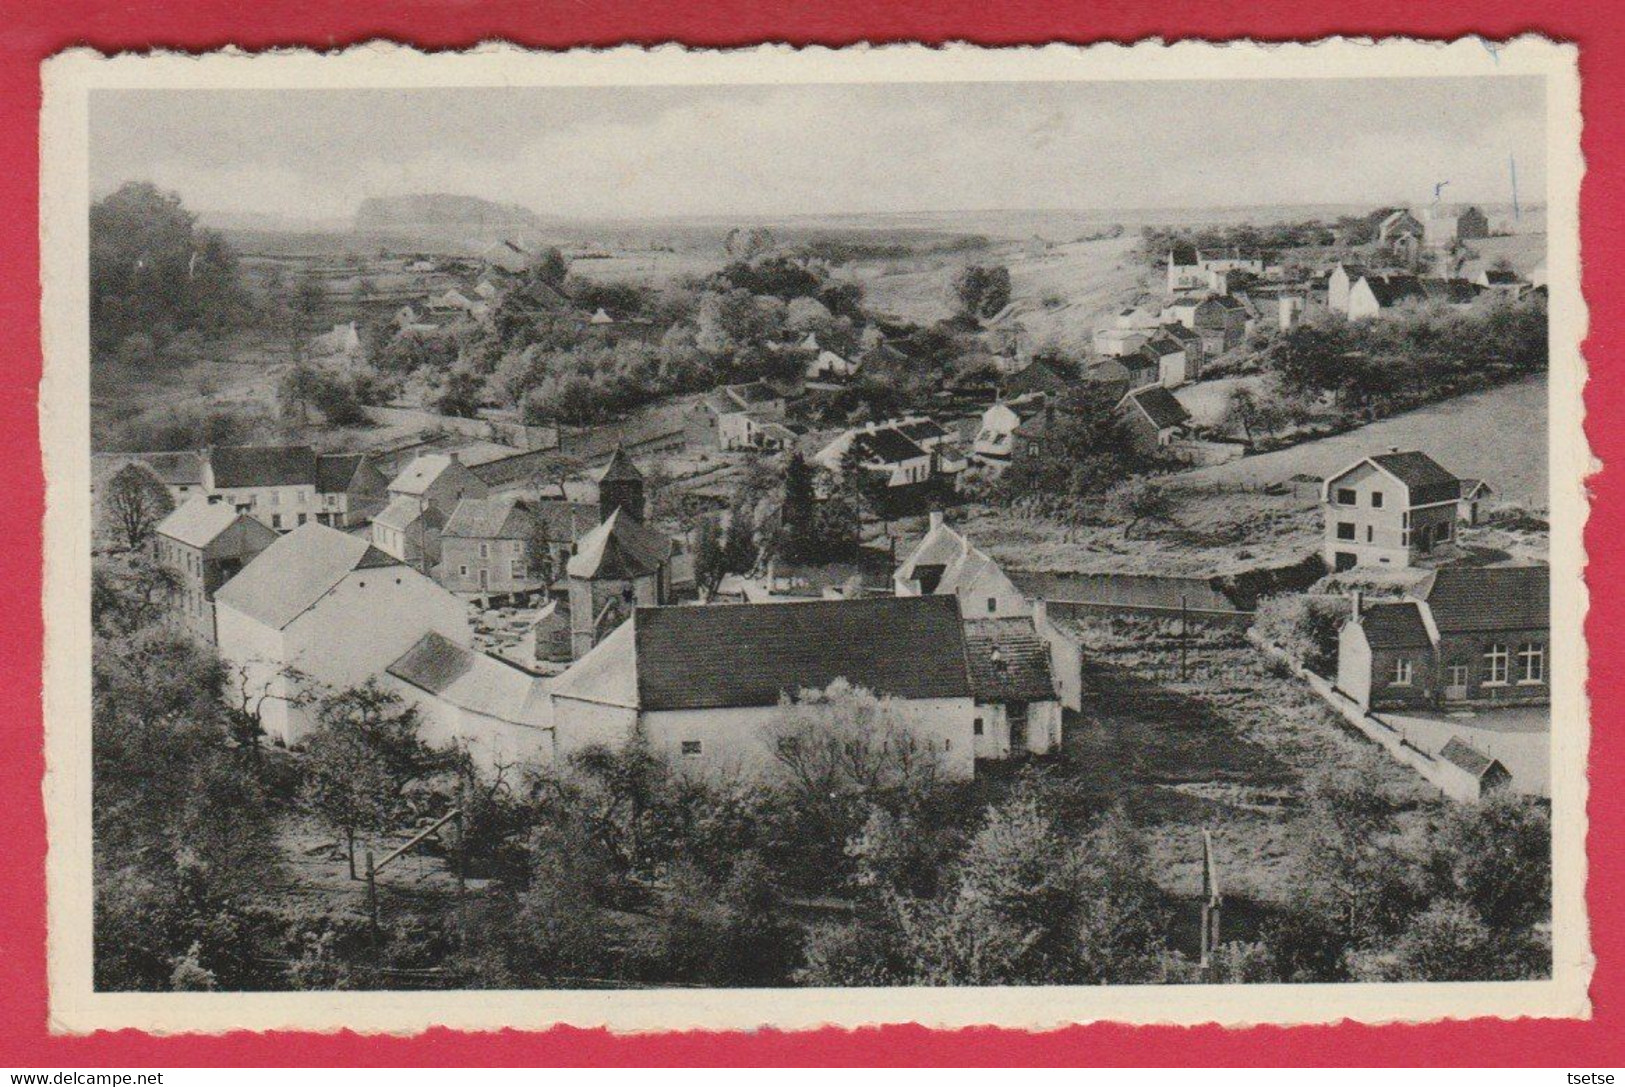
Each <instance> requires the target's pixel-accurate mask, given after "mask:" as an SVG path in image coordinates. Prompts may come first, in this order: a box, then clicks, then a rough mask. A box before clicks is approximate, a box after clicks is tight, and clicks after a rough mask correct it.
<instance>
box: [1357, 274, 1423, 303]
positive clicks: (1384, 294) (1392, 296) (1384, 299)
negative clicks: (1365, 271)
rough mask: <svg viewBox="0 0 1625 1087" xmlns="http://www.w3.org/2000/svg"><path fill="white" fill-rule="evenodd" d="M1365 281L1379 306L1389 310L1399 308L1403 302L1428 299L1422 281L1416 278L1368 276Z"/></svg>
mask: <svg viewBox="0 0 1625 1087" xmlns="http://www.w3.org/2000/svg"><path fill="white" fill-rule="evenodd" d="M1365 281H1366V283H1367V284H1369V285H1370V287H1371V294H1372V296H1373V297H1374V298H1376V300H1377V305H1379V306H1382V307H1384V308H1387V307H1389V306H1397V305H1399V304H1400V303H1401V302H1408V301H1421V300H1424V299H1426V298H1427V292H1426V291H1425V290H1423V289H1422V281H1421V280H1419V279H1417V278H1416V277H1415V276H1392V275H1390V276H1366V277H1365Z"/></svg>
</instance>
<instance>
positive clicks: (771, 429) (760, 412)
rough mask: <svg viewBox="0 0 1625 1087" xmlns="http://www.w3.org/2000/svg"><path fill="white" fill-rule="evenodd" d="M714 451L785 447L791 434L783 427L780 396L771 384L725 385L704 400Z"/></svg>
mask: <svg viewBox="0 0 1625 1087" xmlns="http://www.w3.org/2000/svg"><path fill="white" fill-rule="evenodd" d="M703 403H704V410H705V411H706V412H707V413H708V416H709V419H708V423H709V425H710V426H711V427H713V428H715V430H716V437H717V448H718V449H721V450H723V451H724V452H727V451H732V450H766V451H778V450H782V449H786V448H789V446H790V445H792V444H793V443H794V441H795V437H796V435H795V432H794V431H792V430H791V429H790V428H789V427H787V426H785V425H784V406H785V405H784V396H783V394H781V393H780V392H779V391H778V390H776V389H774V388H773V387H772V386H771V385H768V384H767V383H765V382H761V381H752V382H749V383H747V384H743V385H725V386H723V387H721V388H719V389H717V390H715V391H713V392H711V393H709V394H708V395H707V396H706V397H705V400H704V402H703Z"/></svg>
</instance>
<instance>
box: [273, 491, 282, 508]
mask: <svg viewBox="0 0 1625 1087" xmlns="http://www.w3.org/2000/svg"><path fill="white" fill-rule="evenodd" d="M281 504H282V492H281V491H272V492H271V505H273V506H279V505H281Z"/></svg>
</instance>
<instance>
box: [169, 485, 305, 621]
mask: <svg viewBox="0 0 1625 1087" xmlns="http://www.w3.org/2000/svg"><path fill="white" fill-rule="evenodd" d="M276 539H277V534H276V532H275V531H274V530H272V529H271V528H269V527H268V526H267V525H266V524H265V523H264V522H262V521H259V520H256V519H255V518H253V517H250V516H249V515H248V514H246V513H238V512H237V510H236V509H235V508H233V507H232V506H230V505H227V504H226V503H224V502H210V501H209V500H208V499H206V498H204V497H202V496H201V495H198V496H194V497H192V498H191V499H190V500H188V501H187V502H186V504H185V505H183V506H181V507H180V508H179V509H177V510H175V511H173V512H172V513H170V515H169V516H168V517H165V518H164V519H163V520H162V521H160V522H158V525H157V527H156V528H154V529H153V543H152V547H153V558H154V559H156V560H157V562H158V565H160V566H161V567H163V568H164V569H165V570H168V571H169V572H170V574H171V576H172V578H173V586H172V588H171V589H170V593H169V615H170V619H171V620H172V621H173V622H174V623H175V625H177V626H179V627H181V628H182V629H184V630H188V631H190V632H191V633H192V634H194V635H196V636H197V637H199V638H201V639H203V640H204V641H206V642H208V643H210V644H211V645H212V644H213V643H214V641H215V629H214V594H215V592H216V590H218V589H219V588H220V586H222V585H224V584H225V583H226V582H228V581H230V580H231V579H232V578H233V577H235V576H236V575H237V571H239V570H241V569H242V568H243V567H244V566H246V565H247V564H248V563H249V562H250V561H251V560H252V559H253V558H254V556H256V555H258V554H259V553H260V552H261V551H264V550H265V549H266V548H267V547H270V546H271V544H273V543H275V542H276Z"/></svg>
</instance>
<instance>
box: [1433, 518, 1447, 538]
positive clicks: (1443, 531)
mask: <svg viewBox="0 0 1625 1087" xmlns="http://www.w3.org/2000/svg"><path fill="white" fill-rule="evenodd" d="M1448 539H1450V522H1449V521H1440V522H1439V523H1438V524H1436V525H1434V526H1433V540H1434V542H1435V543H1444V542H1445V541H1446V540H1448Z"/></svg>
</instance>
